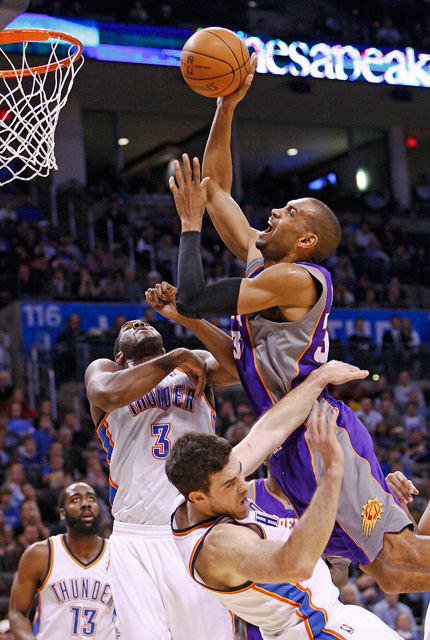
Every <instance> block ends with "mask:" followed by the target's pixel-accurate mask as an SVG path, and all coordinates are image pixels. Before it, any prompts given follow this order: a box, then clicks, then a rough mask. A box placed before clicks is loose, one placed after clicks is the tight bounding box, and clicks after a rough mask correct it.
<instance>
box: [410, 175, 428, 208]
mask: <svg viewBox="0 0 430 640" xmlns="http://www.w3.org/2000/svg"><path fill="white" fill-rule="evenodd" d="M412 195H413V199H414V202H415V204H418V206H419V205H421V204H426V203H430V182H429V179H428V176H427V175H426V174H425V173H420V174H419V176H418V180H417V182H416V183H415V184H414V186H413V189H412Z"/></svg>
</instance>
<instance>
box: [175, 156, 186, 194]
mask: <svg viewBox="0 0 430 640" xmlns="http://www.w3.org/2000/svg"><path fill="white" fill-rule="evenodd" d="M173 167H174V169H175V176H176V182H177V183H178V187H179V189H180V188H181V187H182V186H183V184H184V176H183V175H182V171H181V165H180V164H179V161H178V160H175V161H174V163H173Z"/></svg>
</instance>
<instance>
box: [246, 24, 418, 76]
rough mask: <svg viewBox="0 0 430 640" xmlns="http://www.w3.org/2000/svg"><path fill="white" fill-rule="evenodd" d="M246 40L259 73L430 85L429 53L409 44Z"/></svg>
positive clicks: (253, 38)
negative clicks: (365, 45) (391, 46)
mask: <svg viewBox="0 0 430 640" xmlns="http://www.w3.org/2000/svg"><path fill="white" fill-rule="evenodd" d="M245 42H246V44H247V46H248V47H249V48H251V49H254V51H255V52H256V53H257V54H258V65H257V72H259V73H273V74H276V75H291V76H294V77H302V78H306V77H308V76H310V77H312V78H327V79H328V80H342V81H350V82H354V81H355V80H364V81H366V82H371V83H372V84H380V83H382V82H385V83H387V84H392V85H403V86H410V87H430V54H428V53H420V52H417V51H415V49H413V48H412V47H406V49H405V50H400V49H393V50H387V49H384V50H382V49H377V48H376V47H369V48H367V49H363V50H361V49H359V48H358V47H355V46H352V45H350V44H347V45H340V44H335V45H330V44H327V43H325V42H318V43H315V44H308V43H306V42H291V43H290V44H287V43H286V42H284V41H283V40H269V41H268V42H263V41H262V40H261V39H260V38H256V37H253V36H250V37H247V38H245Z"/></svg>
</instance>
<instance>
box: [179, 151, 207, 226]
mask: <svg viewBox="0 0 430 640" xmlns="http://www.w3.org/2000/svg"><path fill="white" fill-rule="evenodd" d="M182 160H183V162H184V173H182V171H181V167H180V165H179V162H178V161H177V160H175V162H174V167H175V177H173V176H170V178H169V187H170V191H171V192H172V194H173V197H174V199H175V205H176V210H177V212H178V215H179V217H180V219H181V221H182V231H200V230H201V228H202V218H203V214H204V212H205V208H206V202H207V199H208V197H207V184H208V182H209V180H210V178H209V177H206V178H203V180H202V181H200V162H199V159H198V158H193V167H192V168H191V164H190V159H189V157H188V155H187V154H186V153H184V154H183V155H182ZM193 173H194V179H193ZM175 178H176V181H175Z"/></svg>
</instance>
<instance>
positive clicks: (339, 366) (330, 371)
mask: <svg viewBox="0 0 430 640" xmlns="http://www.w3.org/2000/svg"><path fill="white" fill-rule="evenodd" d="M315 373H316V374H317V375H318V376H321V382H322V384H324V386H325V385H326V384H343V383H344V382H349V381H350V380H362V379H363V378H367V376H368V375H369V372H368V371H366V370H365V369H359V368H358V367H355V366H354V365H353V364H348V363H347V362H341V361H340V360H330V362H327V363H326V364H323V365H322V366H321V367H319V369H317V370H316V371H315Z"/></svg>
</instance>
